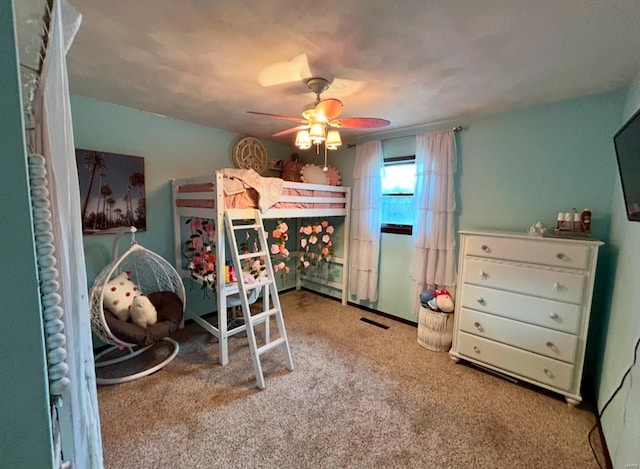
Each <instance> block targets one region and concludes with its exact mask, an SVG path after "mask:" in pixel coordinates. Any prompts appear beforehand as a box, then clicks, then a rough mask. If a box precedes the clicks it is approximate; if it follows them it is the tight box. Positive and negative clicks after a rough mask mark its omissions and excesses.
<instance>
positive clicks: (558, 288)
mask: <svg viewBox="0 0 640 469" xmlns="http://www.w3.org/2000/svg"><path fill="white" fill-rule="evenodd" d="M553 291H555V292H557V291H560V284H559V283H558V282H556V283H554V284H553Z"/></svg>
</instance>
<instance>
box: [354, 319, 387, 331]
mask: <svg viewBox="0 0 640 469" xmlns="http://www.w3.org/2000/svg"><path fill="white" fill-rule="evenodd" d="M360 321H362V322H366V323H367V324H371V325H372V326H376V327H379V328H381V329H389V326H385V325H384V324H380V323H379V322H375V321H372V320H371V319H367V318H360Z"/></svg>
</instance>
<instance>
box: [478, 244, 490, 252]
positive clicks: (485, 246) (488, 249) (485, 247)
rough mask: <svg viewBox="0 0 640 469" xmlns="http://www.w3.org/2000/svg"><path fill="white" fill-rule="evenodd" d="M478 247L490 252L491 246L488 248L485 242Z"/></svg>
mask: <svg viewBox="0 0 640 469" xmlns="http://www.w3.org/2000/svg"><path fill="white" fill-rule="evenodd" d="M480 249H482V250H483V251H484V252H491V248H489V246H487V245H486V244H483V245H482V246H480Z"/></svg>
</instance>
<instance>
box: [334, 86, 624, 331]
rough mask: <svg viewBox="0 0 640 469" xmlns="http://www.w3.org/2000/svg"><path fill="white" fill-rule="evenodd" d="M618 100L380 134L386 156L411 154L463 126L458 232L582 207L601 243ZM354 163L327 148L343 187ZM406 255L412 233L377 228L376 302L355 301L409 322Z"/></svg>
mask: <svg viewBox="0 0 640 469" xmlns="http://www.w3.org/2000/svg"><path fill="white" fill-rule="evenodd" d="M623 98H624V95H623V92H622V91H615V92H609V93H604V94H598V95H592V96H585V97H582V98H578V99H572V100H567V101H561V102H556V103H550V104H544V105H538V106H532V107H528V108H524V109H519V110H515V111H510V112H504V113H499V114H493V115H487V116H482V117H475V118H470V119H457V120H455V121H452V122H449V123H443V124H441V125H438V126H433V127H424V128H418V129H411V130H407V131H402V132H393V133H388V134H384V135H382V136H380V138H382V140H383V149H384V153H385V156H401V155H412V154H415V135H416V134H419V133H423V132H427V131H430V130H438V129H446V128H451V127H452V126H453V125H458V124H459V125H463V126H464V130H463V131H462V132H459V133H457V134H456V143H457V147H458V172H457V178H456V184H457V189H456V192H457V195H456V198H457V211H458V219H457V227H458V229H482V228H486V229H498V230H511V231H527V230H528V228H529V226H530V225H531V224H533V223H534V222H536V221H537V220H541V221H543V222H544V223H547V224H548V225H553V224H554V223H555V219H556V216H557V213H558V211H560V210H563V211H564V210H570V209H571V208H573V207H576V208H578V209H579V210H582V209H583V208H585V207H588V208H591V209H592V211H593V214H594V216H593V225H592V230H593V233H594V236H596V237H598V238H600V239H603V240H605V241H606V238H607V236H608V232H609V225H610V209H611V208H610V206H611V196H612V193H611V189H610V188H611V186H612V184H613V181H614V176H615V171H616V169H615V158H614V156H613V155H612V146H611V136H612V135H613V133H614V132H615V129H616V128H617V127H618V126H619V120H620V119H619V116H620V112H621V109H622V103H623ZM385 139H386V140H385ZM363 140H364V139H363ZM354 160H355V149H353V148H352V149H344V150H341V151H340V152H338V153H337V154H332V155H330V160H329V164H331V165H333V166H336V167H337V168H338V169H339V170H340V171H341V173H342V174H343V181H344V183H345V184H347V185H350V184H352V178H351V176H350V175H351V174H352V173H353V161H354ZM606 250H607V248H606V246H605V247H604V249H603V252H604V253H603V255H602V256H601V262H602V263H603V264H606V257H607V256H606ZM410 257H411V237H410V236H403V235H394V234H383V236H382V240H381V254H380V272H381V275H380V284H379V287H380V293H379V299H378V302H377V303H374V304H371V303H368V302H360V303H361V304H363V305H366V306H369V307H372V308H374V309H378V310H380V311H382V312H385V313H388V314H392V315H395V316H399V317H401V318H404V319H408V320H412V321H415V320H416V318H415V317H414V316H412V315H411V314H410V311H409V308H410V299H409V298H408V294H409V293H408V292H409V286H408V284H409V273H408V272H409V259H410ZM601 270H602V269H599V272H600V271H601ZM596 303H597V302H596ZM600 303H601V302H600ZM596 307H597V305H596V306H594V310H595V309H596ZM596 313H598V311H596ZM596 315H597V316H599V314H596Z"/></svg>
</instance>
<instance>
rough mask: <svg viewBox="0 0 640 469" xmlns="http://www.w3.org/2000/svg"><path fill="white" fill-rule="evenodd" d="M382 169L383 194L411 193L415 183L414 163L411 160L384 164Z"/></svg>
mask: <svg viewBox="0 0 640 469" xmlns="http://www.w3.org/2000/svg"><path fill="white" fill-rule="evenodd" d="M384 171H385V176H384V178H382V193H383V194H413V188H414V187H415V184H416V165H415V163H414V162H413V161H410V162H407V163H393V164H385V166H384Z"/></svg>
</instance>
